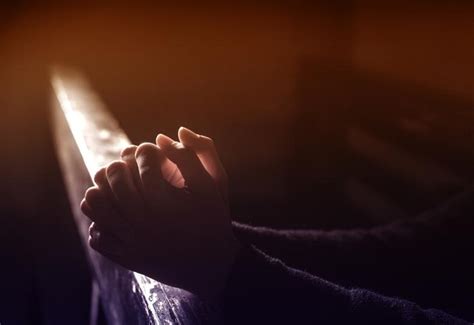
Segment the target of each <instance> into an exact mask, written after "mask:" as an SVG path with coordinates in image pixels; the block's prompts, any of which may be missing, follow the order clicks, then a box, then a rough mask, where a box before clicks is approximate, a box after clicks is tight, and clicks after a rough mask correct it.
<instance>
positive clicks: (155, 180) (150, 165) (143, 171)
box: [135, 143, 164, 198]
mask: <svg viewBox="0 0 474 325" xmlns="http://www.w3.org/2000/svg"><path fill="white" fill-rule="evenodd" d="M135 158H136V162H137V166H138V171H139V174H140V180H141V183H142V184H143V190H144V194H145V196H146V197H148V198H152V197H154V196H155V195H156V194H157V193H159V192H160V191H161V190H162V188H163V183H164V180H163V176H162V173H161V164H162V160H163V159H164V156H163V154H162V153H161V152H160V149H158V147H157V146H155V145H154V144H151V143H143V144H141V145H140V146H138V148H137V150H136V152H135Z"/></svg>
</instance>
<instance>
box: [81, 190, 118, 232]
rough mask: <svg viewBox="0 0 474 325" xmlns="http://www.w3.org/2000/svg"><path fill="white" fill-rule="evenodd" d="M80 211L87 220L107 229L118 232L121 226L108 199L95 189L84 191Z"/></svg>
mask: <svg viewBox="0 0 474 325" xmlns="http://www.w3.org/2000/svg"><path fill="white" fill-rule="evenodd" d="M81 210H82V212H83V213H84V214H85V215H86V216H87V217H89V219H91V220H92V221H94V222H96V223H98V224H100V225H103V226H104V227H105V228H107V229H117V230H118V229H120V227H121V226H123V225H122V222H123V220H122V219H121V218H118V215H117V211H116V209H115V208H114V206H113V205H112V202H110V199H109V198H107V196H106V195H105V194H104V192H103V191H102V190H100V189H99V188H97V187H91V188H89V189H88V190H87V191H86V194H85V196H84V199H83V200H82V202H81Z"/></svg>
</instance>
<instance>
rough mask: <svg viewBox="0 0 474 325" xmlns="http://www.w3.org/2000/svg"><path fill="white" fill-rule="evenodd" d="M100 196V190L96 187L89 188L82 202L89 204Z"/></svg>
mask: <svg viewBox="0 0 474 325" xmlns="http://www.w3.org/2000/svg"><path fill="white" fill-rule="evenodd" d="M99 196H100V190H99V188H98V187H97V186H93V187H89V188H88V189H87V190H86V193H85V194H84V200H85V201H87V202H91V201H94V200H96V199H97V198H98V197H99Z"/></svg>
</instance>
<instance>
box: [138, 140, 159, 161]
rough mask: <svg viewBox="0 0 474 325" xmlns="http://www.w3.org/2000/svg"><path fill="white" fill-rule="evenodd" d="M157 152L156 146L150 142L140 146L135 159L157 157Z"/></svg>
mask: <svg viewBox="0 0 474 325" xmlns="http://www.w3.org/2000/svg"><path fill="white" fill-rule="evenodd" d="M157 152H158V147H157V146H156V145H154V144H153V143H150V142H145V143H142V144H140V145H139V146H138V147H137V149H136V150H135V158H139V157H141V156H151V155H156V153H157Z"/></svg>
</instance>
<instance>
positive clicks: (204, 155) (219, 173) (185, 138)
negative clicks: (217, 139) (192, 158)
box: [178, 126, 228, 202]
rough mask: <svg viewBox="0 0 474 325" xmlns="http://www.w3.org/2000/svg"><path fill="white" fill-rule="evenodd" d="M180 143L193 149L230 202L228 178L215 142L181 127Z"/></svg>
mask: <svg viewBox="0 0 474 325" xmlns="http://www.w3.org/2000/svg"><path fill="white" fill-rule="evenodd" d="M178 137H179V141H180V142H181V143H182V144H183V145H184V146H185V147H187V148H191V149H192V150H193V151H194V152H195V153H196V154H197V156H198V157H199V160H200V161H201V163H202V165H203V166H204V168H205V169H206V171H207V172H208V173H209V175H211V177H212V178H213V179H214V181H215V182H216V184H217V186H218V188H219V192H220V193H221V194H222V196H223V197H224V200H225V201H226V202H227V201H228V177H227V173H226V171H225V169H224V166H223V165H222V162H221V160H220V159H219V155H218V154H217V150H216V147H215V145H214V141H213V140H212V139H211V138H209V137H206V136H204V135H199V134H197V133H195V132H193V131H191V130H190V129H188V128H185V127H183V126H182V127H180V128H179V130H178Z"/></svg>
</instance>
